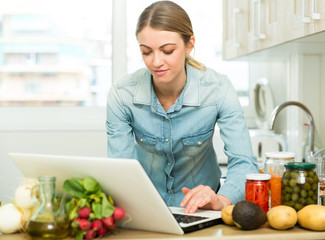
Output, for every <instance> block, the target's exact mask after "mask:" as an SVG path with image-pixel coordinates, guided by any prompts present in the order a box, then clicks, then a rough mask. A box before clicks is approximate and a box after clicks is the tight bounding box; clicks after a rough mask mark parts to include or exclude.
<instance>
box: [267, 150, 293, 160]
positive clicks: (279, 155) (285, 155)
mask: <svg viewBox="0 0 325 240" xmlns="http://www.w3.org/2000/svg"><path fill="white" fill-rule="evenodd" d="M295 156H296V154H295V153H294V152H266V153H265V157H266V158H274V159H283V160H289V159H292V158H294V157H295Z"/></svg>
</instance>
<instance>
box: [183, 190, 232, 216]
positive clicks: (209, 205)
mask: <svg viewBox="0 0 325 240" xmlns="http://www.w3.org/2000/svg"><path fill="white" fill-rule="evenodd" d="M182 191H183V193H184V194H185V197H184V198H183V200H182V202H181V205H180V206H181V207H185V206H186V208H185V211H184V212H185V213H194V212H195V211H196V210H197V209H198V208H202V209H212V210H219V211H220V210H222V209H223V208H224V207H226V206H228V205H231V201H230V199H229V198H227V197H225V196H223V195H217V194H216V193H215V192H214V191H213V190H212V189H211V188H210V187H209V186H203V185H200V186H197V187H195V188H193V189H189V188H186V187H183V188H182Z"/></svg>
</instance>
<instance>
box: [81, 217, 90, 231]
mask: <svg viewBox="0 0 325 240" xmlns="http://www.w3.org/2000/svg"><path fill="white" fill-rule="evenodd" d="M78 222H79V227H80V228H81V229H82V230H85V231H88V230H89V229H90V227H91V223H90V222H89V221H88V220H87V219H83V218H82V219H79V220H78Z"/></svg>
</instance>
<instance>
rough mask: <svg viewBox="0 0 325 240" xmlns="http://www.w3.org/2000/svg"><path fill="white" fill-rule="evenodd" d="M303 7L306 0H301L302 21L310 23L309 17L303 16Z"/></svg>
mask: <svg viewBox="0 0 325 240" xmlns="http://www.w3.org/2000/svg"><path fill="white" fill-rule="evenodd" d="M313 2H314V1H313ZM305 8H306V0H302V21H303V22H304V23H310V17H307V16H305Z"/></svg>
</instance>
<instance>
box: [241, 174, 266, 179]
mask: <svg viewBox="0 0 325 240" xmlns="http://www.w3.org/2000/svg"><path fill="white" fill-rule="evenodd" d="M246 179H247V180H269V179H271V175H270V174H266V173H250V174H247V175H246Z"/></svg>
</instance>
